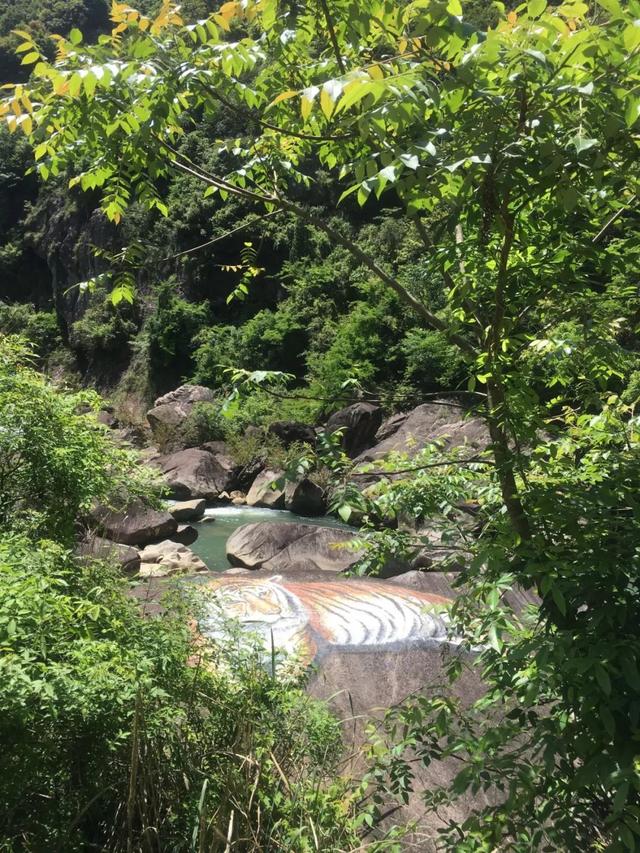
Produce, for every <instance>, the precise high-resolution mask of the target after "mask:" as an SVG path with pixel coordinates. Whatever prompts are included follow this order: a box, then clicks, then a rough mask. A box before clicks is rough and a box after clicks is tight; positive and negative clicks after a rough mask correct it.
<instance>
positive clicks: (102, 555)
mask: <svg viewBox="0 0 640 853" xmlns="http://www.w3.org/2000/svg"><path fill="white" fill-rule="evenodd" d="M76 554H78V555H79V556H81V557H90V558H92V559H94V560H105V561H106V562H109V563H117V564H118V565H119V566H120V568H121V569H122V571H123V572H125V573H126V574H135V573H136V572H137V571H138V569H139V568H140V554H139V553H138V550H137V548H132V547H131V546H130V545H121V544H120V543H119V542H112V541H111V540H110V539H103V538H102V537H101V536H93V537H91V539H89V540H87V541H86V542H81V543H80V544H79V545H78V546H77V548H76Z"/></svg>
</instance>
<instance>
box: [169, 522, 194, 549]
mask: <svg viewBox="0 0 640 853" xmlns="http://www.w3.org/2000/svg"><path fill="white" fill-rule="evenodd" d="M197 538H198V531H197V529H196V528H195V527H194V526H193V525H192V524H179V525H178V529H177V530H176V532H175V533H172V534H171V541H172V542H179V543H180V544H181V545H193V543H194V542H195V541H196V539H197Z"/></svg>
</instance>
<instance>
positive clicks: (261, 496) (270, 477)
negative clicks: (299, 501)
mask: <svg viewBox="0 0 640 853" xmlns="http://www.w3.org/2000/svg"><path fill="white" fill-rule="evenodd" d="M283 477H284V472H283V471H273V470H272V469H271V468H265V469H264V471H261V472H260V473H259V474H258V476H257V477H256V478H255V480H254V481H253V483H252V485H251V488H250V489H249V491H248V493H247V498H246V502H247V506H263V507H266V508H267V509H284V489H280V488H273V485H272V484H273V483H275V482H276V481H278V480H281V479H282V478H283Z"/></svg>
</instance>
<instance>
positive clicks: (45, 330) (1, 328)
mask: <svg viewBox="0 0 640 853" xmlns="http://www.w3.org/2000/svg"><path fill="white" fill-rule="evenodd" d="M0 333H2V334H5V335H20V336H21V337H23V338H24V339H25V340H26V341H27V342H28V343H29V344H31V346H32V347H33V352H34V353H35V354H36V355H37V356H39V357H40V358H42V359H46V358H47V357H48V356H49V355H51V353H52V352H53V351H54V350H55V349H57V348H58V347H60V346H61V344H62V338H61V336H60V329H59V327H58V319H57V317H56V313H55V311H37V310H36V309H35V307H34V306H33V305H23V304H15V305H8V304H7V303H6V302H1V301H0Z"/></svg>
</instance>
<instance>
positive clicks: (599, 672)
mask: <svg viewBox="0 0 640 853" xmlns="http://www.w3.org/2000/svg"><path fill="white" fill-rule="evenodd" d="M594 672H595V675H596V681H597V682H598V684H599V686H600V689H601V690H602V692H603V693H606V694H607V696H609V695H610V694H611V679H610V678H609V674H608V673H607V670H606V669H605V668H604V667H603V666H602V664H601V663H596V664H595V666H594Z"/></svg>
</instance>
